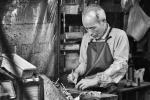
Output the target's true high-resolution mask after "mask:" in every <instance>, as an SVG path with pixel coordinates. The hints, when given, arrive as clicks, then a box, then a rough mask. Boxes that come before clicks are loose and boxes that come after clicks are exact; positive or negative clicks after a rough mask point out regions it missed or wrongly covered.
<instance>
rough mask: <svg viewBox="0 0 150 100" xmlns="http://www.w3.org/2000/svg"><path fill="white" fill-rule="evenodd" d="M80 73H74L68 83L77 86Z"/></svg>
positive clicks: (69, 76)
mask: <svg viewBox="0 0 150 100" xmlns="http://www.w3.org/2000/svg"><path fill="white" fill-rule="evenodd" d="M78 76H79V75H78V73H76V72H72V73H70V74H69V75H68V77H67V79H68V82H70V83H74V84H76V83H77V79H78Z"/></svg>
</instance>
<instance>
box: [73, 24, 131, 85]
mask: <svg viewBox="0 0 150 100" xmlns="http://www.w3.org/2000/svg"><path fill="white" fill-rule="evenodd" d="M109 29H110V27H109V25H108V28H107V31H106V33H105V34H104V35H103V37H102V38H103V39H105V37H106V36H107V34H108V32H109ZM109 36H111V38H110V39H109V40H108V41H107V43H108V45H109V48H110V51H111V54H112V56H113V59H114V61H113V63H112V64H111V65H110V67H109V68H108V69H106V70H105V71H104V72H103V74H105V75H106V76H108V77H109V79H107V80H104V81H105V82H106V81H107V82H106V83H111V82H115V83H118V82H119V81H120V80H121V79H122V78H123V77H124V75H125V73H126V71H127V69H128V57H129V42H128V38H127V35H126V33H125V32H124V31H123V30H121V29H118V28H112V30H111V32H110V34H109ZM91 40H93V41H94V39H93V37H91V36H90V35H89V34H88V33H86V34H85V35H84V36H83V39H82V43H81V48H80V57H79V62H80V64H79V66H78V67H77V68H76V70H75V71H76V72H78V73H79V75H83V74H84V73H85V71H86V67H87V47H88V43H89V42H90V41H91ZM95 41H96V40H95ZM81 69H82V70H81ZM95 74H97V76H99V75H101V72H100V73H95ZM105 82H104V83H105Z"/></svg>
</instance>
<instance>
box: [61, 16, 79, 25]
mask: <svg viewBox="0 0 150 100" xmlns="http://www.w3.org/2000/svg"><path fill="white" fill-rule="evenodd" d="M62 18H63V15H62ZM65 23H66V25H73V26H74V25H78V26H82V16H81V14H65Z"/></svg>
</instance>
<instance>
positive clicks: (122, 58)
mask: <svg viewBox="0 0 150 100" xmlns="http://www.w3.org/2000/svg"><path fill="white" fill-rule="evenodd" d="M114 41H115V42H114V46H113V48H114V49H113V51H114V54H113V58H114V62H113V63H112V64H111V65H110V67H109V68H108V69H106V70H105V72H104V73H105V74H106V75H108V76H110V77H111V78H112V81H114V82H115V83H118V82H119V81H120V80H121V79H122V78H123V77H124V75H125V73H126V71H127V69H128V57H129V42H128V38H127V35H126V33H125V32H124V31H121V33H120V34H118V36H117V37H116V38H115V40H114Z"/></svg>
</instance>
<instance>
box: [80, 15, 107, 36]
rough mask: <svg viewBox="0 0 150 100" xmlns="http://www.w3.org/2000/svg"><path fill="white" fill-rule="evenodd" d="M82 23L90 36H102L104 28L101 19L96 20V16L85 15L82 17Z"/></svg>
mask: <svg viewBox="0 0 150 100" xmlns="http://www.w3.org/2000/svg"><path fill="white" fill-rule="evenodd" d="M82 23H83V26H84V27H85V29H86V30H87V32H88V33H89V34H90V35H91V36H92V37H94V38H96V37H102V36H103V32H104V30H105V27H104V22H103V21H98V20H97V18H96V17H93V16H88V15H87V16H84V17H83V18H82Z"/></svg>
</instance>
